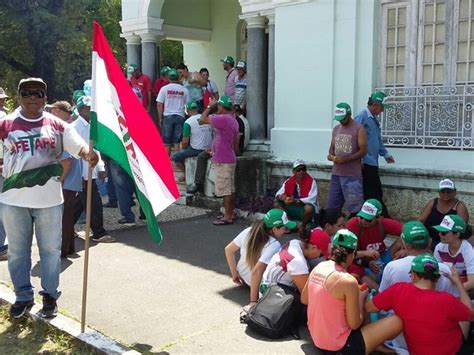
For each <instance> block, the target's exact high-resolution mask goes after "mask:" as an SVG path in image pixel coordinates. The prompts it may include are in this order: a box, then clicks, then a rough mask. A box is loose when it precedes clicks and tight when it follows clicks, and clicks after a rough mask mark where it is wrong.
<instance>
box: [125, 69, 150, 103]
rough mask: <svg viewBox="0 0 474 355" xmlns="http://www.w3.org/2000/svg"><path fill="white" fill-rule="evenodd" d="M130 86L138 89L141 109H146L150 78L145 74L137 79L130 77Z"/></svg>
mask: <svg viewBox="0 0 474 355" xmlns="http://www.w3.org/2000/svg"><path fill="white" fill-rule="evenodd" d="M130 84H131V85H132V88H135V89H136V88H138V89H139V90H140V93H141V96H142V105H143V107H145V108H147V107H148V104H149V102H148V93H149V92H150V91H151V81H150V78H149V77H148V76H147V75H145V74H142V75H140V77H139V78H138V79H137V78H135V77H134V76H132V78H131V79H130Z"/></svg>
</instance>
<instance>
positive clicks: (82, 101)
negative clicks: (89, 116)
mask: <svg viewBox="0 0 474 355" xmlns="http://www.w3.org/2000/svg"><path fill="white" fill-rule="evenodd" d="M91 104H92V99H91V97H90V96H86V95H84V96H81V97H79V98H78V99H77V101H76V107H77V108H80V107H84V106H88V107H90V106H91Z"/></svg>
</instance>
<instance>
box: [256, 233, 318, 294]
mask: <svg viewBox="0 0 474 355" xmlns="http://www.w3.org/2000/svg"><path fill="white" fill-rule="evenodd" d="M307 274H309V269H308V262H307V261H306V258H305V257H304V254H303V249H301V242H300V241H299V240H296V239H293V240H291V241H289V242H288V243H285V244H284V245H283V246H282V247H281V248H280V251H279V252H278V253H276V254H275V255H273V257H272V259H271V260H270V262H269V263H268V266H267V268H266V269H265V272H264V273H263V277H262V283H264V284H266V285H269V284H270V283H281V284H283V285H287V286H292V287H295V284H294V283H293V279H292V278H291V276H292V275H307Z"/></svg>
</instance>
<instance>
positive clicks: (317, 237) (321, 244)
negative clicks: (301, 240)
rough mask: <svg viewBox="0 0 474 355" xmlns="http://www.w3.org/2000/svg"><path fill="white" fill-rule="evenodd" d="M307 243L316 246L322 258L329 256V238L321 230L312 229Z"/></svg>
mask: <svg viewBox="0 0 474 355" xmlns="http://www.w3.org/2000/svg"><path fill="white" fill-rule="evenodd" d="M308 243H309V244H313V245H316V246H317V247H318V248H319V249H321V252H322V253H323V255H324V256H327V255H328V254H329V244H330V243H331V238H330V237H329V235H328V234H327V233H326V232H325V231H323V230H322V229H319V228H314V229H312V230H311V233H310V235H309V238H308Z"/></svg>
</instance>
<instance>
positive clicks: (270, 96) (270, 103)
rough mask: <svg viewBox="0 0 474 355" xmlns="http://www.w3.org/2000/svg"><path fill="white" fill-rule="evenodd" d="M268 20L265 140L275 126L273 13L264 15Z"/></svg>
mask: <svg viewBox="0 0 474 355" xmlns="http://www.w3.org/2000/svg"><path fill="white" fill-rule="evenodd" d="M265 16H266V17H267V19H268V78H267V138H268V139H270V132H271V130H272V128H273V127H274V126H275V13H274V12H273V13H268V14H265Z"/></svg>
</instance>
